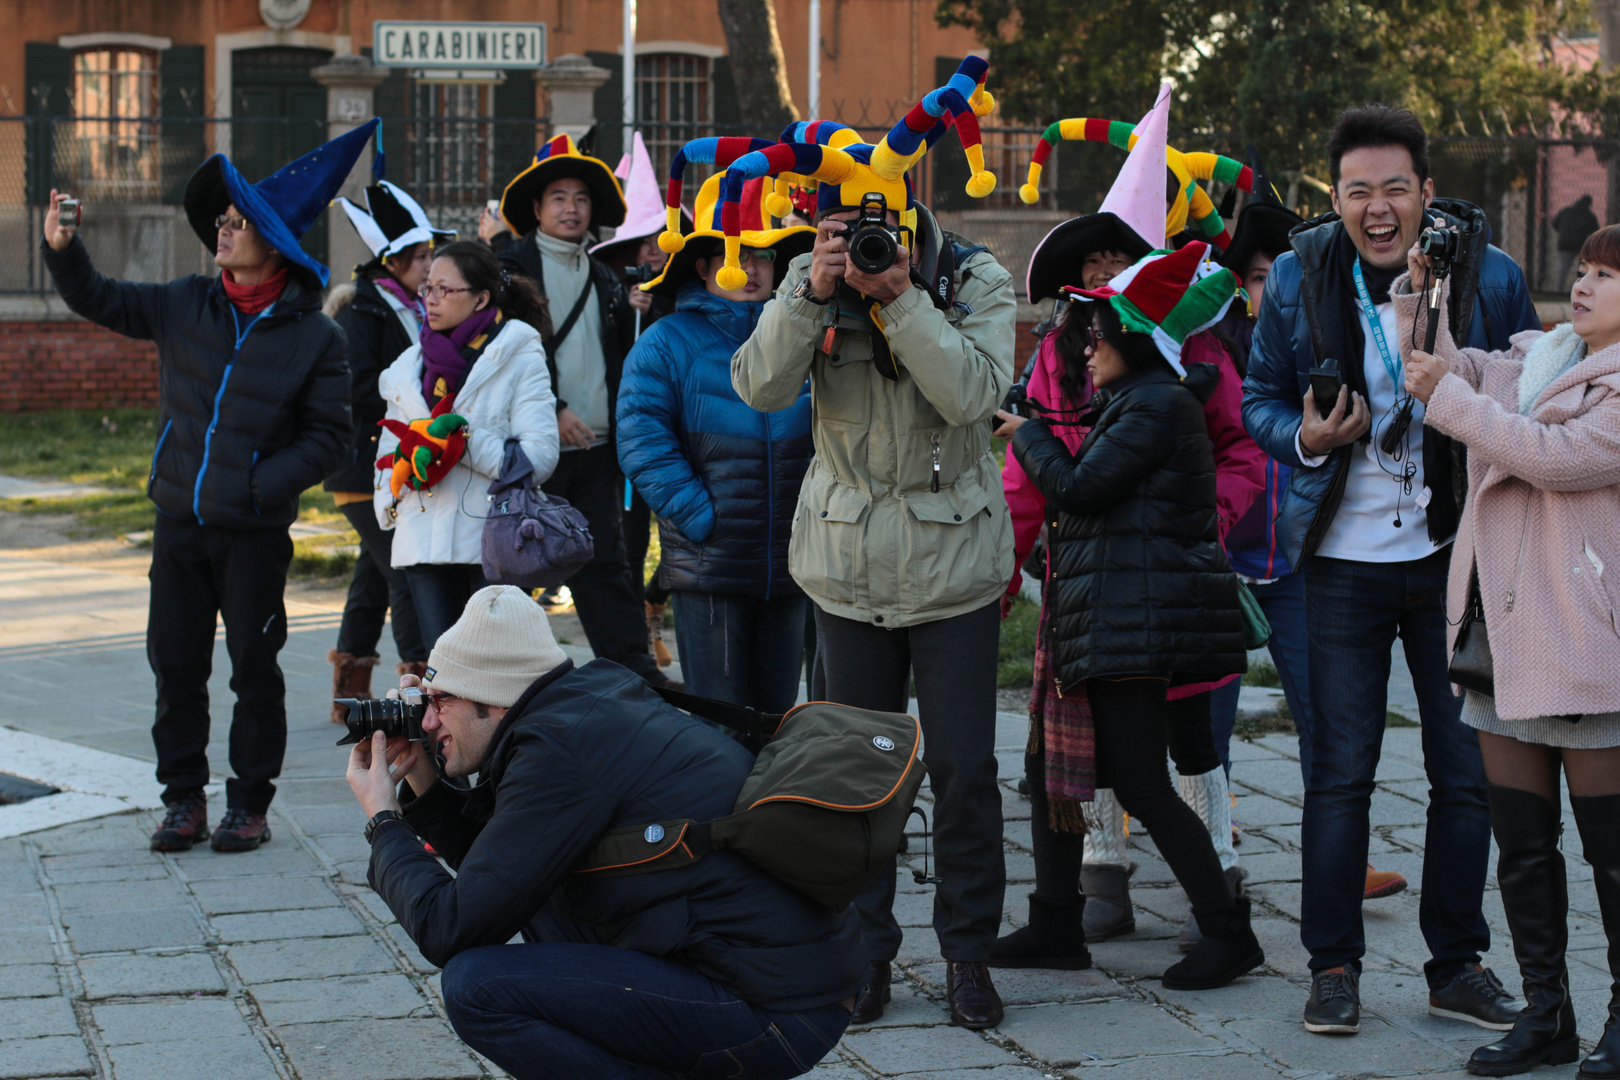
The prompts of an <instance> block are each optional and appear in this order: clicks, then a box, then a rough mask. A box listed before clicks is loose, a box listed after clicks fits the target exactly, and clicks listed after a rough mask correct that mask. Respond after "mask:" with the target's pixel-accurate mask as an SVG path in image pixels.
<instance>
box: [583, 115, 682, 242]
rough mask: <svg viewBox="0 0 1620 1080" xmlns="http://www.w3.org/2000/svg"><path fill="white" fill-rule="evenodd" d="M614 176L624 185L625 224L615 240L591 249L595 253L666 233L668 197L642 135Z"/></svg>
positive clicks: (632, 143)
mask: <svg viewBox="0 0 1620 1080" xmlns="http://www.w3.org/2000/svg"><path fill="white" fill-rule="evenodd" d="M613 175H614V176H617V177H618V178H619V179H620V180H622V181H623V182H624V204H625V215H624V224H623V225H620V226H619V227H618V228H617V229H614V230H613V239H612V240H609V241H607V242H605V243H601V244H597V245H596V247H594V248H592V249H591V250H592V251H593V252H598V251H600V250H601V249H602V248H605V247H609V246H610V245H613V244H617V243H622V242H623V241H625V240H638V239H640V238H641V237H644V236H656V235H657V234H658V233H661V232H663V231H664V193H663V191H662V190H660V188H659V184H658V174H657V173H655V172H654V171H653V163H652V155H651V154H649V153H647V144H646V143H644V142H642V141H641V132H639V131H638V132H636V133H635V134H634V136H633V139H632V142H631V144H630V152H629V153H628V154H625V155H624V157H622V158H620V159H619V167H618V168H617V169H614V170H613Z"/></svg>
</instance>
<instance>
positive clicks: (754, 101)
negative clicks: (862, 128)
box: [716, 0, 799, 135]
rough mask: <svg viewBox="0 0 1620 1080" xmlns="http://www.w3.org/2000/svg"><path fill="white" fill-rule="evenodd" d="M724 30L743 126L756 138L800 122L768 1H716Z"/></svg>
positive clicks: (772, 133)
mask: <svg viewBox="0 0 1620 1080" xmlns="http://www.w3.org/2000/svg"><path fill="white" fill-rule="evenodd" d="M716 2H717V3H718V5H719V9H720V25H721V26H723V27H725V31H726V46H727V48H728V49H729V51H730V53H731V71H732V76H733V78H734V79H735V80H736V83H737V105H738V109H739V111H740V112H741V113H742V121H743V123H744V124H747V125H748V126H749V127H750V128H753V129H755V130H756V131H757V132H758V133H761V134H769V135H774V134H775V133H776V132H777V131H779V130H781V129H782V128H783V127H785V126H787V125H788V124H789V123H791V122H792V121H794V120H797V119H798V118H799V110H798V109H796V108H794V107H793V94H792V92H791V91H790V90H789V89H788V81H787V61H786V59H785V58H784V57H783V55H782V35H781V33H780V32H778V30H777V28H776V7H775V5H774V4H773V3H772V0H716Z"/></svg>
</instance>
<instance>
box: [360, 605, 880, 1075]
mask: <svg viewBox="0 0 1620 1080" xmlns="http://www.w3.org/2000/svg"><path fill="white" fill-rule="evenodd" d="M402 683H404V684H414V683H415V680H414V678H413V677H412V676H406V677H405V678H404V679H403V680H402ZM394 693H395V694H396V695H397V694H398V692H394ZM420 694H421V698H422V699H425V701H424V702H423V703H424V704H425V706H426V708H425V711H420V712H419V716H420V720H419V734H420V737H421V739H422V742H423V744H424V745H417V744H414V743H412V742H410V741H408V739H407V737H406V734H405V733H404V732H401V733H400V734H397V735H396V736H395V737H394V738H392V739H390V738H388V737H387V733H388V732H389V731H390V730H391V729H389V728H386V727H385V728H383V729H382V730H377V731H374V732H371V733H369V734H367V733H365V732H364V730H363V729H364V728H365V727H366V726H367V725H364V724H358V723H355V722H352V721H351V727H352V728H358V729H361V730H356V731H355V734H354V735H351V738H355V737H357V736H358V737H359V739H360V741H358V742H357V744H356V745H355V746H354V749H353V751H352V753H351V756H350V761H349V769H348V780H349V785H350V787H351V788H352V789H353V790H354V793H355V796H356V797H357V798H358V799H359V801H360V805H361V807H362V808H363V809H364V811H365V813H366V815H367V817H368V818H369V822H368V824H367V826H366V836H367V839H368V840H369V841H370V842H371V845H372V849H371V870H370V874H369V880H370V882H371V886H372V888H373V889H375V890H376V891H377V894H378V895H379V896H381V897H382V899H383V900H384V902H386V903H387V904H388V906H389V908H390V909H391V910H392V911H393V912H394V914H395V915H396V916H397V917H398V919H399V921H400V925H401V926H402V927H404V929H405V932H406V933H407V934H409V935H410V937H411V940H412V941H414V942H416V944H417V946H418V947H419V948H420V949H421V950H422V955H423V956H424V957H426V958H427V959H428V961H429V962H431V963H433V964H436V965H439V966H441V967H443V968H444V974H443V976H442V983H441V985H442V987H443V992H444V1001H445V1008H446V1011H447V1012H448V1013H449V1016H450V1022H451V1023H452V1024H453V1025H454V1026H455V1029H456V1032H457V1034H459V1035H460V1036H461V1037H462V1039H464V1040H465V1041H466V1042H467V1043H468V1045H470V1046H472V1047H473V1048H474V1049H476V1050H478V1051H479V1052H480V1053H482V1054H484V1055H485V1056H487V1057H489V1058H490V1059H491V1060H492V1061H494V1062H495V1063H496V1064H498V1065H500V1066H501V1067H502V1068H503V1069H505V1070H506V1071H507V1072H509V1073H510V1074H511V1075H512V1076H514V1077H516V1078H518V1080H525V1078H535V1077H540V1076H545V1077H548V1078H551V1080H567V1078H577V1080H609V1078H619V1077H623V1078H630V1077H645V1076H648V1075H650V1074H653V1073H657V1074H658V1075H668V1074H678V1075H704V1076H708V1075H715V1076H719V1075H749V1076H778V1077H791V1076H797V1075H799V1074H800V1073H803V1072H807V1071H808V1070H809V1069H810V1068H811V1067H813V1066H814V1065H815V1063H816V1062H817V1061H819V1060H821V1058H822V1057H824V1056H825V1055H826V1054H827V1053H828V1052H829V1051H830V1050H831V1049H832V1047H833V1046H834V1045H836V1044H837V1042H838V1040H839V1038H840V1037H842V1035H843V1032H844V1028H845V1026H846V1025H847V1024H848V1022H849V1016H850V1008H851V1006H852V1005H853V995H854V993H855V990H856V988H857V986H858V985H859V979H860V972H861V960H862V958H861V954H860V946H859V938H860V933H859V929H858V928H857V926H856V923H855V918H854V915H853V913H852V912H850V911H849V910H848V909H847V908H846V909H845V910H843V911H839V912H836V913H835V912H832V911H829V910H828V909H827V908H825V907H822V906H821V905H819V904H817V903H815V902H814V901H812V900H810V899H808V898H806V897H805V896H803V895H801V894H800V893H798V892H796V891H795V890H794V889H792V888H790V887H789V886H788V885H786V884H783V883H782V882H781V881H779V880H777V879H776V878H774V877H772V876H771V875H770V874H768V873H767V872H766V871H764V870H762V869H760V868H759V867H758V866H757V865H755V864H754V863H751V862H749V861H747V860H746V859H744V858H743V857H742V856H740V855H738V854H736V853H734V852H732V851H728V850H723V849H721V850H714V851H711V852H709V853H708V854H706V855H704V856H703V857H701V858H699V859H697V860H696V861H694V862H692V863H690V864H688V865H685V866H679V867H674V868H670V869H663V870H658V871H656V872H652V873H640V874H636V873H632V874H630V875H628V876H618V875H616V874H615V873H614V872H613V870H614V869H615V868H614V867H608V868H606V869H605V870H604V871H603V872H601V873H594V872H593V873H589V874H586V873H581V872H580V871H581V870H582V869H583V867H584V866H585V864H586V862H587V860H588V858H589V857H590V856H591V855H592V852H593V851H594V850H595V849H596V847H597V845H598V843H599V842H600V841H601V840H602V839H603V837H604V836H605V835H606V834H608V833H609V832H610V831H612V830H614V829H618V828H623V827H626V826H634V827H636V828H638V829H639V828H640V827H642V826H645V825H646V824H647V822H659V821H666V822H667V821H672V820H680V819H690V820H694V821H699V822H707V821H711V820H714V819H716V818H720V817H724V816H726V815H728V814H730V813H731V812H732V809H733V802H734V801H735V800H736V798H737V795H738V792H739V790H740V789H741V787H742V785H743V782H744V780H745V779H746V778H747V777H748V775H749V773H750V771H751V770H752V769H753V767H754V759H753V756H752V755H751V754H750V753H749V752H748V751H747V750H746V749H744V747H743V746H742V745H741V744H740V743H738V742H737V741H735V740H733V739H731V738H729V737H727V736H726V735H724V734H721V733H719V732H718V731H716V730H714V729H712V728H710V727H709V726H707V725H705V724H701V723H697V722H696V721H694V720H693V719H692V718H691V717H689V716H687V715H685V714H684V713H681V712H680V711H679V710H677V709H675V708H674V707H673V706H670V705H667V704H665V702H664V701H663V699H662V698H660V697H659V696H658V694H657V693H656V692H654V691H653V690H652V688H651V687H649V686H648V685H647V684H646V682H645V681H644V680H643V679H641V678H640V677H638V676H637V675H635V674H634V673H632V672H631V671H629V670H628V669H626V668H623V667H620V666H619V665H618V664H615V663H613V662H612V661H610V660H594V661H592V662H591V663H589V664H586V665H585V666H584V667H580V668H576V667H574V664H573V661H571V660H569V659H568V658H567V657H566V656H565V655H564V654H563V652H562V650H561V649H560V648H558V646H557V643H556V639H555V638H554V637H553V636H552V633H551V627H550V625H549V624H548V623H547V621H546V616H545V613H544V612H543V611H542V610H541V609H540V608H539V607H538V606H537V605H536V604H535V603H534V602H533V601H532V600H530V599H529V596H528V594H527V593H525V592H524V591H523V590H521V589H516V588H513V587H511V586H509V585H502V586H491V587H489V588H485V589H482V590H480V591H479V592H477V593H475V594H473V597H472V599H471V600H469V601H468V603H467V608H466V611H465V612H464V613H463V614H462V616H461V619H460V620H459V621H457V622H456V624H455V625H454V626H452V627H451V628H450V629H449V630H447V631H446V632H445V633H444V634H443V635H442V636H440V638H439V640H438V642H437V643H436V644H435V645H434V646H433V651H432V652H431V654H430V655H429V656H428V668H427V674H426V676H425V677H424V679H423V681H422V684H421V686H420ZM364 704H365V705H367V706H370V707H371V710H370V711H372V712H373V713H375V712H377V711H379V710H378V708H377V707H378V706H379V705H384V704H391V703H379V702H366V703H364ZM399 728H405V729H407V730H408V724H402V725H398V728H395V729H392V730H398V729H399ZM429 747H431V751H430V750H429V749H428V748H429ZM435 758H436V759H438V760H439V761H442V766H437V767H436V765H435ZM441 769H442V774H443V777H444V778H445V779H443V780H441V778H440V771H441ZM475 774H476V782H473V783H471V785H470V786H468V785H467V783H466V782H465V781H467V780H468V779H469V778H472V777H474V775H475ZM401 780H403V781H404V782H403V783H400V781H401ZM447 780H448V781H452V782H454V783H456V784H460V786H453V784H452V783H451V782H446V781H447ZM655 830H656V833H655ZM418 837H420V838H421V840H419V839H418ZM644 838H645V840H646V841H647V844H646V846H647V848H648V849H650V850H656V846H655V845H656V843H657V842H658V841H659V840H661V839H662V838H663V831H662V829H661V827H659V826H651V827H648V828H647V830H646V832H645V834H644ZM640 839H641V838H637V841H638V843H639V840H640ZM422 840H425V841H427V842H428V843H429V844H431V845H432V846H433V851H434V852H436V853H437V855H438V856H439V857H440V858H442V859H443V860H444V861H445V862H446V863H448V864H449V866H450V867H451V869H453V870H454V871H455V873H454V874H453V875H452V874H451V872H450V871H449V870H446V869H445V867H444V866H442V865H441V864H440V862H439V859H438V858H435V857H434V855H433V854H430V853H429V852H428V851H427V850H425V849H424V848H423V846H422V842H421V841H422ZM517 934H521V935H522V937H523V943H522V944H508V942H509V941H511V939H512V938H513V936H514V935H517ZM722 1070H724V1071H723V1072H722Z"/></svg>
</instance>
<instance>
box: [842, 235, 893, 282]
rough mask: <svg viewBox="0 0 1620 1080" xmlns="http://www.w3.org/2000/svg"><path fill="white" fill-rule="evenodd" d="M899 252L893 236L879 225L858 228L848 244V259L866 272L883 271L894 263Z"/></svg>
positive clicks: (876, 272) (875, 272)
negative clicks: (878, 226)
mask: <svg viewBox="0 0 1620 1080" xmlns="http://www.w3.org/2000/svg"><path fill="white" fill-rule="evenodd" d="M899 254H900V250H899V245H897V244H896V243H895V242H894V237H893V236H892V235H891V234H890V233H889V232H888V230H886V229H883V228H881V227H880V228H865V229H861V230H859V231H858V232H856V234H855V236H854V238H853V239H852V240H851V241H850V245H849V257H850V261H852V262H853V263H854V264H855V265H856V266H857V267H858V268H859V269H860V270H862V271H863V272H865V273H868V274H881V273H883V271H885V270H887V269H888V268H889V267H891V266H893V265H894V260H895V259H896V258H897V257H899Z"/></svg>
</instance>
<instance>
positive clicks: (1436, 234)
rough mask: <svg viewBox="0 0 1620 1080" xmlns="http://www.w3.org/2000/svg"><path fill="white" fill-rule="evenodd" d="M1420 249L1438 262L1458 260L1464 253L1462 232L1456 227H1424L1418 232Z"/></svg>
mask: <svg viewBox="0 0 1620 1080" xmlns="http://www.w3.org/2000/svg"><path fill="white" fill-rule="evenodd" d="M1418 250H1419V251H1421V252H1423V254H1425V255H1427V256H1428V257H1429V258H1431V259H1433V260H1435V261H1436V262H1446V263H1452V262H1456V261H1457V258H1458V256H1460V255H1461V254H1462V234H1461V233H1459V232H1457V231H1456V230H1455V229H1437V228H1430V229H1424V230H1423V232H1421V233H1419V234H1418Z"/></svg>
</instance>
